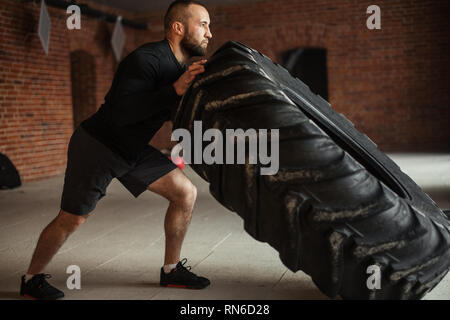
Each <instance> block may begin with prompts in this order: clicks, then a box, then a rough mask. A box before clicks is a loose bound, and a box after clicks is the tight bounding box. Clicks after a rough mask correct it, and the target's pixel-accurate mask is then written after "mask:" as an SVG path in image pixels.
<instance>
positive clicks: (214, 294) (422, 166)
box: [0, 154, 450, 300]
mask: <svg viewBox="0 0 450 320" xmlns="http://www.w3.org/2000/svg"><path fill="white" fill-rule="evenodd" d="M390 156H391V158H393V159H394V161H395V162H397V164H398V165H399V166H400V167H401V168H402V170H403V171H404V172H406V173H407V174H408V175H409V176H411V177H412V178H413V180H415V181H416V182H417V183H418V184H419V185H420V186H421V187H422V188H423V189H424V190H425V192H427V193H428V194H429V195H430V197H431V198H432V199H433V200H434V201H435V202H436V203H437V204H438V205H439V207H441V208H443V209H444V208H450V155H442V154H440V155H434V154H390ZM185 173H186V175H187V176H189V177H190V178H191V179H192V181H193V182H194V184H196V185H197V188H198V190H199V193H198V200H197V203H196V207H195V209H194V214H193V219H192V222H191V226H190V228H189V231H188V234H187V236H186V239H185V243H184V246H183V250H182V257H187V258H188V264H190V265H191V266H192V267H193V271H194V272H195V273H196V274H200V275H204V276H207V277H209V278H210V279H211V281H212V284H211V286H210V287H209V288H207V289H205V290H199V291H197V290H185V289H175V288H161V287H159V285H158V283H159V270H160V267H161V265H162V262H163V253H164V251H163V249H164V233H163V219H164V213H165V210H166V208H167V204H168V203H167V201H166V200H165V199H164V198H162V197H160V196H158V195H155V194H152V193H151V192H147V193H146V194H144V195H142V196H141V197H140V198H138V199H134V198H133V197H132V196H131V195H130V194H129V193H128V192H127V191H126V190H125V189H124V188H123V187H122V185H121V184H120V183H119V182H118V181H117V180H114V181H113V183H112V184H111V185H110V187H109V188H108V193H107V196H106V197H105V198H104V199H102V201H101V202H100V203H99V204H98V206H97V209H96V211H95V213H94V214H93V215H92V216H91V217H90V218H89V220H88V222H87V223H86V224H84V225H83V226H81V228H80V229H79V230H78V231H77V232H75V233H74V234H73V235H72V236H71V237H70V238H69V239H68V240H67V242H66V243H65V244H64V246H63V247H62V248H61V250H60V251H59V253H58V254H57V255H56V256H55V257H54V259H53V260H52V262H51V263H50V265H49V266H48V268H47V270H46V272H47V273H51V274H52V275H53V278H52V279H50V283H52V284H53V285H55V286H57V287H59V288H60V289H62V290H63V291H64V292H65V294H66V298H65V299H156V300H169V299H187V300H189V299H199V300H201V299H225V300H228V299H236V300H237V299H252V300H253V299H275V300H276V299H284V300H288V299H328V298H327V297H326V296H325V295H323V294H322V293H321V292H320V291H319V290H318V289H317V288H316V287H315V285H314V284H313V283H312V281H311V279H310V277H309V276H307V275H306V274H304V273H303V272H301V271H299V272H297V273H295V274H294V273H293V272H291V271H290V270H288V269H287V268H286V267H285V266H284V265H283V264H282V263H281V261H280V260H279V258H278V253H277V251H276V250H274V249H273V248H272V247H270V246H269V245H268V244H265V243H261V242H258V241H256V240H254V239H253V238H251V237H250V236H249V235H248V234H247V233H246V232H245V231H244V230H243V226H242V222H243V221H242V219H241V218H240V217H239V216H238V215H237V214H235V213H233V212H230V211H228V210H227V209H225V208H223V207H222V206H221V205H219V204H218V203H217V202H216V201H215V200H214V199H213V198H212V196H211V195H210V194H209V193H208V185H207V184H206V183H205V182H204V181H203V180H201V179H200V178H199V177H198V176H197V175H196V174H195V173H194V172H193V171H192V170H191V169H190V168H187V169H185ZM62 184H63V177H62V176H59V177H56V178H52V179H48V180H45V181H39V182H33V183H27V184H24V185H23V186H22V187H20V188H18V189H13V190H0V222H1V223H0V299H20V296H19V294H18V290H19V283H20V279H19V278H20V276H21V275H22V274H23V273H24V272H25V271H26V269H27V267H28V263H29V261H30V258H31V254H32V252H33V250H34V247H35V245H36V241H37V239H38V236H39V234H40V232H41V231H42V229H43V228H44V227H45V226H46V225H47V224H48V223H49V222H50V221H51V219H53V217H54V216H55V215H56V214H57V213H58V210H59V201H60V193H61V187H62ZM70 265H77V266H79V267H80V269H81V289H80V290H77V289H74V290H69V289H67V287H66V279H67V277H68V276H69V274H67V273H66V269H67V267H68V266H70ZM449 288H450V274H448V275H447V276H446V278H445V279H444V280H443V281H442V282H441V283H440V284H439V285H438V286H437V287H436V288H435V289H434V290H433V291H431V292H430V293H429V294H428V295H427V296H426V297H425V299H446V300H449V299H450V289H449Z"/></svg>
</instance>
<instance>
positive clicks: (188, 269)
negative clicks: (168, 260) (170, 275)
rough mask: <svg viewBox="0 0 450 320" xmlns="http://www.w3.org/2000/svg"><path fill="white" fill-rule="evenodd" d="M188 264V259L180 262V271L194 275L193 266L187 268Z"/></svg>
mask: <svg viewBox="0 0 450 320" xmlns="http://www.w3.org/2000/svg"><path fill="white" fill-rule="evenodd" d="M186 262H187V259H186V258H184V259H182V260H181V261H180V262H179V265H180V269H179V270H180V271H183V272H189V273H192V272H191V266H185V264H186Z"/></svg>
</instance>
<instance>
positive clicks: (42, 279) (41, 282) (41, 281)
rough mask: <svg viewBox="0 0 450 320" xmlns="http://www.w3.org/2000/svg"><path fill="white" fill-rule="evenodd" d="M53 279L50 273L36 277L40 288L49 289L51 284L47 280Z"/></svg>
mask: <svg viewBox="0 0 450 320" xmlns="http://www.w3.org/2000/svg"><path fill="white" fill-rule="evenodd" d="M51 277H52V275H51V274H49V273H40V274H37V275H36V278H37V279H36V282H37V283H38V287H39V288H46V287H49V286H50V284H49V283H48V282H47V280H45V279H50V278H51Z"/></svg>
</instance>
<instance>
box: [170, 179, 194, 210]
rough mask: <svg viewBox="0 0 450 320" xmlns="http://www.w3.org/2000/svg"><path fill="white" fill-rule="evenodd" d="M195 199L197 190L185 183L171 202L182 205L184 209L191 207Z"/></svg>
mask: <svg viewBox="0 0 450 320" xmlns="http://www.w3.org/2000/svg"><path fill="white" fill-rule="evenodd" d="M196 199H197V188H196V187H195V186H194V185H193V184H192V182H190V181H187V182H186V183H184V184H183V186H182V187H181V188H180V190H178V192H177V193H176V194H175V195H174V197H173V198H172V199H171V201H174V202H177V203H179V204H182V205H183V206H185V207H193V206H194V203H195V200H196Z"/></svg>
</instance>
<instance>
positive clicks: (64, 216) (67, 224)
mask: <svg viewBox="0 0 450 320" xmlns="http://www.w3.org/2000/svg"><path fill="white" fill-rule="evenodd" d="M88 216H89V214H86V215H82V216H79V215H75V214H72V213H69V212H67V211H64V210H61V211H60V212H59V214H58V216H57V217H56V219H55V222H56V223H57V224H58V226H59V227H60V228H62V229H64V230H65V231H67V232H74V231H75V230H76V229H78V227H80V226H81V225H82V224H84V223H85V222H86V220H87V217H88Z"/></svg>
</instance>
